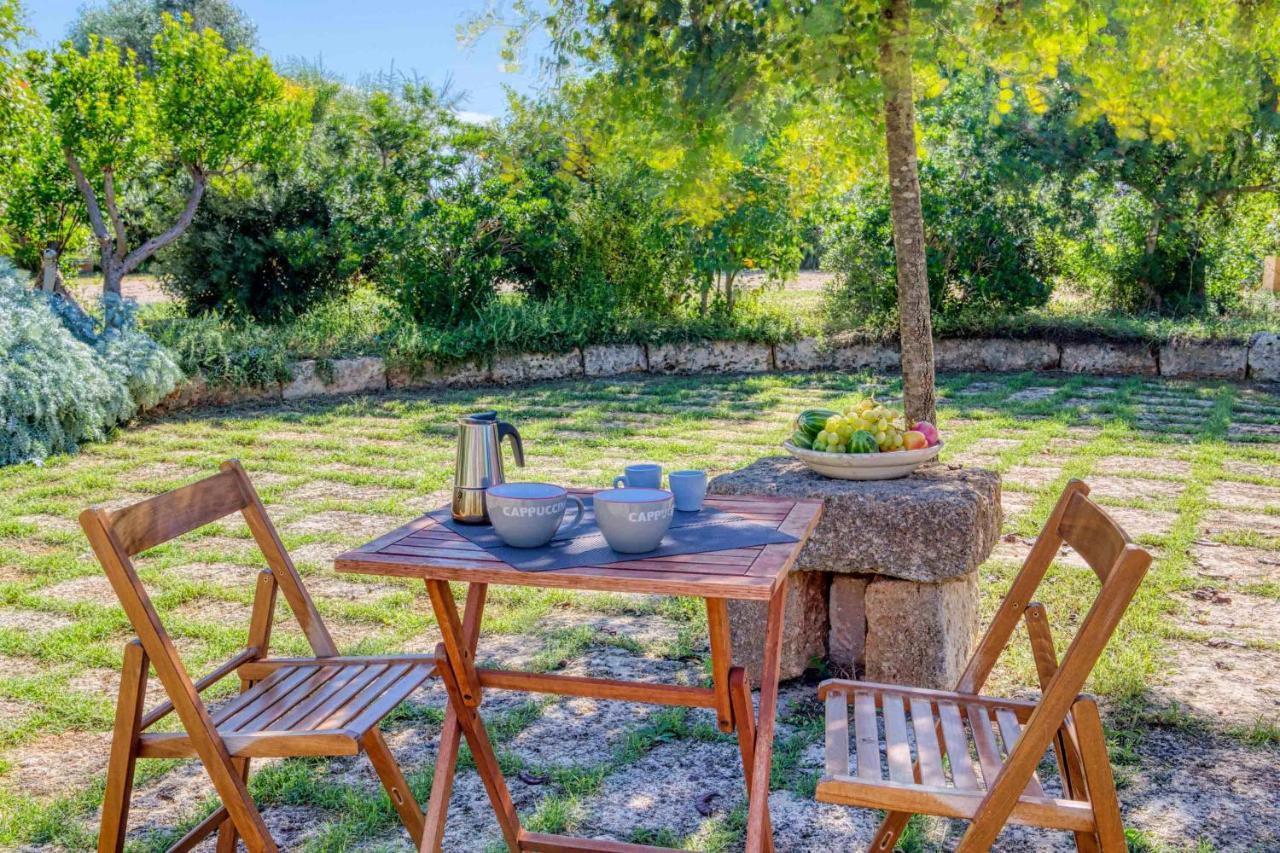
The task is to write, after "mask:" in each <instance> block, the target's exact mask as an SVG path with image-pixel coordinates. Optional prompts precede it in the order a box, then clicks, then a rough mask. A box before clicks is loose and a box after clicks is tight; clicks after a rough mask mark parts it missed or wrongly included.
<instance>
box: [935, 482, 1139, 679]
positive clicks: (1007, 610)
mask: <svg viewBox="0 0 1280 853" xmlns="http://www.w3.org/2000/svg"><path fill="white" fill-rule="evenodd" d="M1064 544H1067V545H1070V546H1071V548H1073V549H1074V550H1075V551H1076V552H1077V553H1078V554H1079V555H1080V556H1081V557H1082V558H1083V559H1084V561H1085V562H1086V563H1087V564H1088V565H1089V567H1090V568H1091V569H1092V570H1093V572H1094V573H1095V574H1096V575H1097V576H1098V579H1099V580H1100V581H1101V584H1100V586H1099V589H1098V593H1097V595H1096V596H1095V598H1094V601H1093V604H1092V607H1091V609H1090V611H1089V616H1087V617H1086V618H1085V620H1084V621H1083V622H1082V623H1081V625H1080V628H1079V629H1078V630H1077V631H1076V635H1075V639H1080V638H1081V637H1085V636H1088V635H1092V638H1093V639H1094V640H1097V639H1099V638H1100V639H1101V642H1100V643H1097V644H1096V645H1097V649H1096V651H1097V652H1098V653H1100V652H1101V650H1102V646H1105V645H1106V641H1107V639H1108V638H1109V637H1110V636H1111V632H1112V630H1114V628H1115V625H1116V623H1118V622H1119V620H1120V617H1121V616H1123V615H1124V610H1125V608H1127V607H1128V604H1129V600H1130V598H1132V596H1133V592H1134V591H1135V590H1136V589H1137V585H1138V583H1139V582H1140V581H1141V580H1142V577H1143V575H1145V574H1146V570H1147V567H1148V566H1150V564H1151V555H1150V554H1148V553H1147V552H1146V551H1145V550H1143V549H1142V548H1140V547H1138V546H1137V545H1134V544H1133V542H1132V541H1131V540H1130V539H1129V537H1128V535H1127V534H1126V533H1125V532H1124V530H1122V529H1121V528H1120V526H1119V525H1117V524H1116V523H1115V522H1114V521H1112V520H1111V518H1110V516H1108V515H1107V514H1106V513H1105V512H1104V511H1103V510H1102V509H1100V508H1099V507H1098V505H1097V504H1095V503H1094V502H1093V501H1092V500H1090V499H1089V487H1088V486H1087V485H1086V484H1085V483H1083V482H1081V481H1080V480H1072V481H1071V482H1069V483H1068V484H1067V487H1066V488H1065V489H1064V490H1063V492H1062V495H1061V496H1060V497H1059V498H1058V502H1057V504H1056V505H1055V506H1054V508H1053V512H1052V513H1050V514H1049V518H1048V520H1047V521H1045V524H1044V527H1043V529H1042V530H1041V531H1040V535H1039V536H1038V537H1037V538H1036V541H1035V544H1034V545H1032V547H1031V551H1030V553H1029V554H1027V558H1026V560H1025V561H1024V562H1023V564H1022V569H1021V570H1019V572H1018V574H1017V576H1016V577H1015V578H1014V581H1013V584H1012V585H1011V586H1010V588H1009V592H1008V593H1007V594H1006V595H1005V597H1004V600H1003V601H1002V602H1001V603H1000V606H999V608H997V610H996V614H995V617H994V618H993V619H992V620H991V624H990V626H988V628H987V632H986V634H985V635H984V636H983V638H982V640H981V641H980V642H979V643H978V646H977V648H976V649H975V650H974V653H973V656H972V657H971V658H970V659H969V663H968V665H967V666H966V668H965V671H964V674H963V675H962V676H961V677H960V681H959V683H958V684H957V685H956V691H957V692H960V693H978V692H980V691H981V689H982V686H983V685H984V684H985V683H986V680H987V677H988V676H989V675H990V674H991V669H992V668H993V667H994V666H995V663H996V661H997V660H998V659H999V657H1000V654H1001V652H1003V651H1004V649H1005V648H1006V647H1007V646H1008V645H1009V641H1010V640H1011V639H1012V637H1013V633H1014V631H1015V630H1016V629H1017V627H1018V623H1019V621H1020V620H1021V619H1022V617H1023V612H1024V611H1025V610H1026V608H1027V607H1028V606H1029V605H1031V604H1032V603H1033V601H1034V600H1035V594H1036V590H1037V589H1039V587H1040V584H1041V582H1042V581H1043V580H1044V576H1045V574H1046V572H1048V570H1049V567H1050V565H1052V563H1053V561H1054V559H1055V558H1056V557H1057V555H1058V553H1059V551H1060V550H1061V549H1062V546H1063V545H1064ZM1117 571H1119V572H1121V574H1122V575H1123V576H1122V577H1119V578H1117V577H1116V573H1117ZM1113 581H1118V582H1114V583H1113ZM1098 632H1101V633H1098ZM1094 645H1095V643H1093V642H1090V643H1088V644H1086V645H1085V646H1083V647H1081V650H1082V651H1085V652H1086V653H1087V650H1088V649H1089V648H1091V647H1092V646H1094ZM1072 648H1075V645H1074V643H1073V645H1072ZM1078 653H1079V652H1078ZM1068 654H1070V650H1069V651H1068ZM1094 660H1096V655H1095V656H1094ZM1094 660H1091V661H1089V669H1092V666H1093V662H1094ZM1065 662H1066V660H1065V658H1064V661H1063V663H1064V664H1065ZM1087 676H1088V671H1086V672H1085V673H1084V677H1087ZM1081 687H1083V678H1082V679H1081V680H1080V684H1079V685H1077V686H1076V688H1075V689H1076V690H1077V691H1078V690H1079V689H1080V688H1081ZM1047 689H1048V685H1046V690H1047Z"/></svg>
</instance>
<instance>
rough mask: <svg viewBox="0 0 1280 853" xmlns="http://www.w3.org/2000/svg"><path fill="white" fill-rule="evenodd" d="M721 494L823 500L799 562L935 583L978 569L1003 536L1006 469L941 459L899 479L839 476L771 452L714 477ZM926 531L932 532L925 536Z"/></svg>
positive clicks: (812, 567) (716, 491)
mask: <svg viewBox="0 0 1280 853" xmlns="http://www.w3.org/2000/svg"><path fill="white" fill-rule="evenodd" d="M710 491H711V493H712V494H720V495H744V494H757V495H778V496H781V497H788V498H820V499H822V501H823V513H822V518H821V520H820V521H819V522H818V527H817V529H816V530H815V531H814V533H813V535H812V536H811V537H810V538H809V541H808V543H807V544H806V545H805V548H804V550H803V551H802V552H801V554H800V559H799V561H798V562H797V564H796V567H797V568H798V569H800V570H802V571H825V572H839V573H846V574H881V575H888V576H890V577H898V578H904V579H907V580H916V581H926V582H933V581H937V580H942V579H944V578H951V577H958V576H960V575H965V574H968V573H969V572H972V571H974V570H976V569H977V568H978V566H979V565H981V564H982V562H983V561H984V560H986V559H987V557H988V556H989V555H990V554H991V551H992V549H993V548H994V547H995V544H996V539H997V538H998V537H999V534H1000V475H998V474H996V473H995V472H994V471H985V470H982V469H975V468H965V469H958V470H957V469H951V468H949V467H947V466H943V465H930V466H925V467H924V468H920V469H919V470H917V471H916V472H915V473H914V474H912V475H911V476H910V477H904V478H902V479H900V480H871V481H863V482H859V481H854V480H833V479H829V478H827V477H823V476H820V475H818V474H815V473H813V472H812V471H810V470H809V469H807V468H805V467H804V465H803V464H802V463H801V462H800V461H799V460H796V459H791V458H789V457H785V456H771V457H766V458H764V459H760V460H758V461H756V462H753V463H752V464H751V465H748V466H747V467H746V468H743V469H741V470H738V471H733V472H731V473H728V474H722V475H720V476H719V477H716V478H715V479H714V480H712V481H711V484H710ZM926 534H927V535H926Z"/></svg>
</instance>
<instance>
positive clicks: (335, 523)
mask: <svg viewBox="0 0 1280 853" xmlns="http://www.w3.org/2000/svg"><path fill="white" fill-rule="evenodd" d="M405 521H406V519H403V518H393V517H391V516H386V515H363V514H361V513H358V512H342V511H340V510H330V511H327V512H315V513H310V514H308V515H305V516H303V517H302V518H299V519H296V520H294V521H291V522H289V523H288V524H286V525H284V527H285V529H286V530H288V531H289V532H290V533H330V534H339V535H342V536H346V537H353V538H360V539H375V538H377V537H378V536H381V535H382V534H384V533H388V532H390V531H392V530H394V529H396V528H397V527H399V526H400V525H401V524H404V522H405Z"/></svg>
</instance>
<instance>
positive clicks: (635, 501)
mask: <svg viewBox="0 0 1280 853" xmlns="http://www.w3.org/2000/svg"><path fill="white" fill-rule="evenodd" d="M592 500H593V502H594V504H595V509H596V525H597V526H599V528H600V532H601V533H602V534H604V541H606V542H608V543H609V547H610V548H612V549H613V550H615V551H617V552H618V553H620V554H643V553H644V552H646V551H652V550H653V549H655V548H657V547H658V545H659V544H661V542H662V537H664V536H666V535H667V529H668V528H670V527H671V518H672V515H673V514H674V513H675V498H674V497H673V496H672V494H671V492H668V491H665V490H664V489H632V488H626V489H608V490H606V491H602V492H596V493H595V495H594V497H593V499H592Z"/></svg>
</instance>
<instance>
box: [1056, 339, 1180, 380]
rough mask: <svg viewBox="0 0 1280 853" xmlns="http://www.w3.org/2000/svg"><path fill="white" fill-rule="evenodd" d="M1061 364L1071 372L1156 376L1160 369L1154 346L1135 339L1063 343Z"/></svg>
mask: <svg viewBox="0 0 1280 853" xmlns="http://www.w3.org/2000/svg"><path fill="white" fill-rule="evenodd" d="M1061 367H1062V369H1063V370H1065V371H1067V372H1068V373H1097V374H1122V375H1133V374H1137V375H1142V376H1154V375H1156V373H1157V372H1158V371H1157V369H1156V357H1155V354H1154V353H1153V352H1152V351H1151V347H1149V346H1148V345H1146V344H1135V343H1094V344H1063V345H1062V364H1061Z"/></svg>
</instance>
